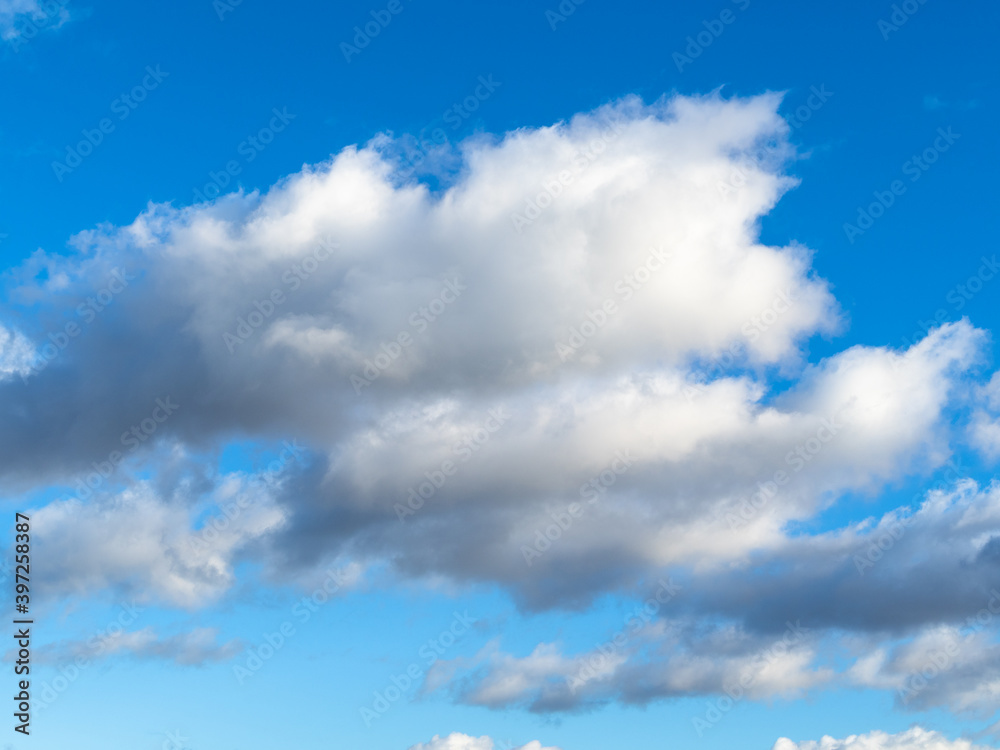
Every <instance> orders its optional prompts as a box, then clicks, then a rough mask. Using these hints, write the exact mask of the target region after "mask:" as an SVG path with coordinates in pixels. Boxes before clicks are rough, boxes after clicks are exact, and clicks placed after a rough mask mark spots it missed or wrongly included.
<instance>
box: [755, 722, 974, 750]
mask: <svg viewBox="0 0 1000 750" xmlns="http://www.w3.org/2000/svg"><path fill="white" fill-rule="evenodd" d="M772 750H988V749H987V748H985V747H984V746H982V745H973V744H972V743H971V742H969V741H968V740H949V739H947V738H946V737H944V736H943V735H942V734H940V733H938V732H932V731H928V730H926V729H922V728H921V727H914V728H913V729H908V730H907V731H905V732H900V733H899V734H886V733H885V732H870V733H869V734H852V735H851V736H850V737H847V738H845V739H842V740H838V739H834V738H833V737H824V738H823V739H821V740H819V741H816V740H809V741H807V742H792V741H791V740H790V739H787V738H785V737H782V738H781V739H779V740H778V741H777V742H776V743H774V747H773V748H772Z"/></svg>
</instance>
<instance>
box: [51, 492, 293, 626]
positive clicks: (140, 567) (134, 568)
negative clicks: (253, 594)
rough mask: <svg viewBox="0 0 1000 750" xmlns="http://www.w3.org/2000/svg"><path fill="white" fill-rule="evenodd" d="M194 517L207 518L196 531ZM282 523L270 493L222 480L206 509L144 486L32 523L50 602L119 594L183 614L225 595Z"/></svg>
mask: <svg viewBox="0 0 1000 750" xmlns="http://www.w3.org/2000/svg"><path fill="white" fill-rule="evenodd" d="M195 511H201V512H206V511H208V513H209V514H210V515H208V517H207V519H206V521H207V522H206V523H205V525H204V526H201V527H200V528H198V529H195V528H192V525H193V520H194V519H193V516H194V512H195ZM213 521H215V523H214V524H213ZM284 521H285V514H284V511H283V510H282V509H281V508H279V507H277V506H276V505H275V504H274V502H273V499H272V498H271V496H270V489H269V488H268V487H266V486H263V485H261V484H260V483H251V482H249V481H247V479H246V478H244V477H241V476H239V475H233V476H230V477H226V478H223V479H222V480H221V481H220V483H219V486H218V487H217V488H216V490H215V491H214V492H213V493H212V495H211V496H210V498H209V502H207V503H202V504H200V505H197V506H191V505H189V504H187V503H186V502H184V501H183V500H180V499H178V498H164V497H161V496H160V495H159V494H158V493H157V492H156V489H155V487H154V486H153V485H152V484H151V483H150V482H147V481H142V482H138V483H136V484H135V485H134V486H132V487H130V488H128V489H126V490H124V491H122V492H120V493H117V494H113V495H112V496H111V497H110V498H107V499H102V500H95V501H90V502H83V501H80V500H78V499H75V498H74V499H69V500H59V501H56V502H53V503H50V504H49V505H46V506H45V507H43V508H41V509H39V510H38V511H37V512H35V514H34V517H33V519H32V523H33V531H34V535H35V539H36V544H37V545H38V546H39V548H40V549H44V551H45V552H44V554H45V555H46V560H47V563H46V566H45V569H44V573H43V581H44V583H43V591H44V592H45V594H46V595H48V596H53V595H86V594H87V593H90V592H92V591H95V590H100V589H103V588H107V587H114V588H117V589H120V590H122V591H123V592H125V593H126V594H131V595H133V596H135V597H136V598H137V599H138V600H139V601H149V600H151V599H153V600H161V601H166V602H168V603H170V604H174V605H177V606H184V607H192V606H197V605H201V604H205V603H207V602H209V601H212V600H214V599H216V598H217V597H218V596H220V595H221V594H222V593H224V592H225V591H226V590H227V589H228V588H229V587H230V586H231V585H232V583H233V580H234V573H233V566H234V563H235V561H236V558H237V555H238V554H239V553H240V552H241V551H242V550H243V548H244V547H246V546H247V545H248V544H251V543H252V542H253V541H254V540H257V539H259V538H260V537H262V536H264V535H266V534H269V533H273V532H274V531H275V530H276V529H278V528H280V526H281V525H282V524H283V523H284Z"/></svg>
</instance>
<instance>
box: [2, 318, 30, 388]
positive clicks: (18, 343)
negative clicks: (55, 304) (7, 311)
mask: <svg viewBox="0 0 1000 750" xmlns="http://www.w3.org/2000/svg"><path fill="white" fill-rule="evenodd" d="M34 360H35V350H34V347H33V346H32V345H31V342H30V341H29V340H28V339H27V338H26V337H25V336H23V335H22V334H21V333H19V332H18V331H14V330H10V329H8V328H5V327H4V326H2V325H0V382H3V381H4V380H7V379H8V378H12V377H14V376H16V375H20V376H22V377H23V376H25V375H28V374H29V373H30V372H31V365H32V363H33V362H34Z"/></svg>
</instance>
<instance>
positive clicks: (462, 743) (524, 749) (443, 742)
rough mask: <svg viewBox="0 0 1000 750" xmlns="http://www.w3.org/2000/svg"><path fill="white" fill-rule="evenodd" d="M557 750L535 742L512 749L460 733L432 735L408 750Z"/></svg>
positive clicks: (486, 738) (489, 740) (506, 745)
mask: <svg viewBox="0 0 1000 750" xmlns="http://www.w3.org/2000/svg"><path fill="white" fill-rule="evenodd" d="M503 748H508V749H509V750H559V748H557V747H542V744H541V743H540V742H538V741H537V740H535V741H533V742H529V743H528V744H527V745H519V746H518V747H516V748H515V747H513V746H512V745H509V744H500V743H494V741H493V740H492V739H490V738H489V737H470V736H469V735H467V734H461V733H460V732H452V733H451V734H449V735H448V736H447V737H441V736H440V735H434V737H433V738H432V739H431V741H430V742H419V743H417V744H416V745H411V746H410V747H409V750H502V749H503Z"/></svg>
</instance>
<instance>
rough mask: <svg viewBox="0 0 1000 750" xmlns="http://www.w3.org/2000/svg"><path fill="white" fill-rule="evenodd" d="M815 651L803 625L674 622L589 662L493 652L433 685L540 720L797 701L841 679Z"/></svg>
mask: <svg viewBox="0 0 1000 750" xmlns="http://www.w3.org/2000/svg"><path fill="white" fill-rule="evenodd" d="M814 645H815V637H814V634H812V633H810V632H809V631H808V629H805V628H802V627H801V624H800V623H789V627H788V629H787V631H786V632H785V633H784V634H782V635H781V637H780V638H774V639H768V638H766V637H762V636H755V635H752V634H749V633H747V632H745V631H743V630H742V629H741V628H739V627H735V626H725V627H706V625H705V624H704V623H694V622H684V621H680V620H673V619H669V620H668V619H664V620H658V621H656V622H654V623H651V624H648V625H645V626H642V625H641V621H640V620H639V619H638V618H636V622H635V624H634V626H633V625H632V624H630V625H629V626H626V627H624V628H623V629H622V630H621V631H619V632H618V633H616V634H615V635H614V636H612V638H611V639H609V640H608V642H607V643H604V644H601V645H600V646H598V647H597V648H595V649H594V650H592V651H590V652H586V653H581V654H576V655H572V656H569V655H565V654H564V653H563V652H562V649H561V648H560V647H559V646H558V644H554V643H543V644H540V645H538V646H537V647H536V648H535V649H534V650H533V651H532V652H531V653H530V654H528V655H526V656H523V657H516V656H513V655H511V654H508V653H504V652H502V651H500V649H499V647H498V644H497V643H496V642H493V643H491V644H490V645H488V646H487V647H486V648H485V649H483V651H481V652H480V653H479V654H478V655H477V656H476V657H474V658H471V659H466V658H459V659H456V660H450V661H442V662H438V663H436V664H435V665H434V666H433V667H432V669H431V672H430V673H429V674H428V678H427V682H428V686H430V687H431V688H432V689H433V688H434V687H437V686H438V684H439V683H440V684H447V685H448V686H449V689H450V690H451V691H452V692H453V693H454V695H455V697H456V699H457V700H458V701H460V702H463V703H468V704H471V705H479V706H487V707H489V708H510V707H515V706H516V707H524V708H527V709H529V710H531V711H536V712H540V713H548V712H553V711H572V710H579V709H584V708H591V707H594V706H596V705H600V704H602V703H607V702H609V701H612V700H618V701H621V702H623V703H628V704H639V705H644V704H646V703H649V702H650V701H654V700H658V699H663V698H672V697H680V696H693V695H715V694H721V693H723V692H728V693H729V694H730V695H731V696H734V697H735V698H734V699H737V700H739V699H743V698H744V697H746V698H749V699H752V700H759V699H762V698H770V697H775V696H781V697H792V696H794V695H798V694H800V693H802V692H803V691H805V690H807V689H809V688H812V687H814V686H817V685H822V684H825V683H827V682H828V681H829V680H830V679H831V677H832V676H833V674H832V672H831V670H829V669H825V668H816V667H814V666H813V661H814V659H815V655H816V654H815V650H814ZM442 675H444V676H445V679H441V676H442Z"/></svg>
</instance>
